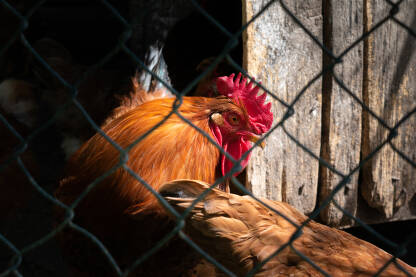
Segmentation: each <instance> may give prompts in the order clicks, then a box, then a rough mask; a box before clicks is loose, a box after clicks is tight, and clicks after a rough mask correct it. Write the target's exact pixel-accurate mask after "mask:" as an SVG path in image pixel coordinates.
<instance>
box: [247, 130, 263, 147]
mask: <svg viewBox="0 0 416 277" xmlns="http://www.w3.org/2000/svg"><path fill="white" fill-rule="evenodd" d="M260 139H261V136H259V135H256V134H251V135H250V137H249V138H248V140H249V141H251V142H254V143H256V142H257V141H259V140H260ZM259 146H260V147H261V149H264V147H265V146H266V143H265V142H264V140H263V141H262V142H260V144H259Z"/></svg>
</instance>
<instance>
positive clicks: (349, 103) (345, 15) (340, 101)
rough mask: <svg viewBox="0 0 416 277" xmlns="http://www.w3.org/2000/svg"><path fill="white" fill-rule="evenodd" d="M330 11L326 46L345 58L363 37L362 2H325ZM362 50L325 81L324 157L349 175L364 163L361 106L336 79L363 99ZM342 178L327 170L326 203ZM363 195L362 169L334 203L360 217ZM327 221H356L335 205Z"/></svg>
mask: <svg viewBox="0 0 416 277" xmlns="http://www.w3.org/2000/svg"><path fill="white" fill-rule="evenodd" d="M324 12H325V14H324V18H325V19H324V24H325V25H324V26H325V27H324V29H325V33H324V40H325V44H327V46H328V47H329V48H330V50H331V51H332V52H333V53H334V54H335V55H336V56H339V55H340V54H341V53H343V51H344V50H345V49H347V47H349V45H351V44H352V43H353V42H354V41H355V40H357V39H358V38H359V37H360V36H361V35H362V31H363V28H362V17H363V15H362V3H361V2H357V1H347V0H342V1H324ZM362 49H363V44H362V43H361V44H359V45H357V46H356V47H354V48H353V49H351V50H350V51H349V52H348V53H347V54H346V55H345V56H343V57H342V62H341V63H339V64H337V65H336V66H335V68H334V75H332V74H328V75H326V76H325V77H324V89H323V94H324V96H323V105H324V112H323V125H324V129H323V130H324V131H323V136H324V138H323V140H322V158H323V159H325V160H326V161H327V162H329V163H330V164H331V165H332V166H333V167H335V168H336V169H337V170H338V171H339V172H341V173H342V174H344V175H347V174H349V173H350V172H351V171H352V170H353V169H354V168H355V167H356V166H357V165H358V163H359V161H360V146H361V106H360V105H359V103H358V102H357V101H356V100H354V99H353V97H351V96H350V95H349V94H348V93H347V92H346V90H344V89H343V88H342V87H341V86H340V85H339V84H338V83H337V82H336V80H335V78H334V76H335V77H336V78H338V79H340V80H341V81H342V83H343V84H344V85H345V86H346V87H347V88H348V89H349V90H350V91H351V92H352V93H353V94H354V95H355V96H357V97H358V98H360V99H361V98H362V96H361V94H362V93H361V92H362V74H363V73H362V72H363V64H362ZM331 63H333V60H330V59H328V58H325V59H324V67H326V66H329V65H330V64H331ZM341 180H342V177H341V176H339V175H337V174H335V173H334V172H333V171H331V170H330V169H328V168H327V167H325V166H321V176H320V181H321V182H320V183H321V187H320V200H321V201H322V200H325V199H326V198H327V197H328V195H329V194H330V193H331V192H332V191H333V189H334V188H335V187H336V186H337V185H338V184H339V182H340V181H341ZM357 191H358V171H357V172H356V173H355V174H354V175H352V176H351V178H350V181H349V183H347V184H346V185H345V186H344V187H343V188H342V189H341V190H339V191H338V193H337V194H335V196H334V198H333V200H334V201H336V203H338V204H339V205H340V206H341V207H342V208H343V209H345V210H347V211H348V212H350V213H351V214H353V215H354V214H355V212H356V208H357V204H356V203H357ZM321 218H322V219H323V220H324V222H325V223H327V224H329V225H341V224H348V223H349V222H351V219H350V218H348V217H346V216H345V215H344V213H343V211H341V210H340V209H338V208H337V207H336V206H335V205H334V203H333V202H331V203H330V204H329V205H328V206H327V207H326V208H325V209H324V210H323V211H322V212H321ZM341 222H342V223H341Z"/></svg>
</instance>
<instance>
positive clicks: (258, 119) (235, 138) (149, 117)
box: [56, 74, 273, 276]
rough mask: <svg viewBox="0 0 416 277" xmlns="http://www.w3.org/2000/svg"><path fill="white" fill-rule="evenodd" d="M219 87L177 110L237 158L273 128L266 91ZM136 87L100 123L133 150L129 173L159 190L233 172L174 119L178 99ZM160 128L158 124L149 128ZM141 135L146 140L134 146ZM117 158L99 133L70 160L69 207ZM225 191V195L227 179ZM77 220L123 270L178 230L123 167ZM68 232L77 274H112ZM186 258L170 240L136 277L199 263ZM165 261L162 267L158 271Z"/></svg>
mask: <svg viewBox="0 0 416 277" xmlns="http://www.w3.org/2000/svg"><path fill="white" fill-rule="evenodd" d="M216 84H217V90H218V92H219V93H220V94H221V95H222V96H221V97H217V98H205V97H183V98H182V103H181V105H180V106H179V107H178V110H177V111H178V114H180V115H181V116H183V117H184V118H186V119H187V120H189V121H190V122H192V124H193V125H195V126H197V127H198V128H200V129H201V130H202V131H204V132H205V133H207V134H208V135H209V136H210V137H211V139H213V140H214V141H216V142H217V143H218V145H220V146H221V147H222V148H223V149H224V150H225V151H227V152H228V154H230V155H231V156H232V157H233V158H234V159H236V160H239V159H240V158H241V157H242V156H243V155H244V153H245V152H247V151H248V150H249V149H250V148H251V147H252V142H258V141H259V139H260V136H261V135H262V134H264V133H265V132H267V131H268V130H269V129H270V127H271V124H272V121H273V114H272V113H271V111H270V108H271V104H270V103H267V104H266V103H265V98H266V94H265V93H264V94H263V95H260V96H257V94H258V91H259V88H258V87H253V85H252V83H249V84H247V80H246V78H243V79H241V74H239V75H238V76H237V77H236V78H235V75H234V74H232V75H230V76H228V77H226V76H225V77H219V78H218V79H217V81H216ZM135 87H136V90H135V91H134V93H133V94H132V95H131V96H130V97H129V98H128V99H127V100H126V101H123V104H122V105H121V106H120V107H119V108H117V109H115V110H114V113H113V115H112V116H111V117H110V118H109V119H108V120H107V121H106V123H105V124H104V125H103V126H102V130H103V131H104V133H105V134H106V135H107V136H108V137H109V138H111V139H112V140H113V141H115V143H117V144H118V145H119V146H120V147H122V148H123V149H127V148H129V152H128V155H129V157H128V161H127V162H126V165H127V167H128V168H130V169H131V170H133V171H134V172H135V173H136V174H137V175H138V176H140V177H141V178H142V179H143V180H144V181H145V182H147V183H148V184H150V185H151V186H152V187H153V189H155V190H157V189H158V188H159V186H160V185H161V184H163V183H166V182H169V181H172V180H175V179H178V178H192V179H198V180H202V181H205V182H208V183H214V182H215V180H216V179H217V178H219V177H221V176H224V175H226V174H227V173H229V172H230V171H231V170H232V168H233V166H234V164H233V162H232V161H231V160H230V159H228V158H227V157H226V156H225V155H223V154H221V152H220V151H219V149H218V148H217V147H216V146H215V145H214V144H213V143H211V142H210V141H209V140H208V139H207V137H205V136H204V135H202V134H201V133H200V132H199V131H197V130H196V129H194V128H193V127H192V126H191V125H190V124H188V123H187V122H185V121H184V120H183V119H181V118H180V117H179V116H178V115H177V114H175V113H173V114H170V113H171V111H172V108H173V106H174V105H175V98H164V96H166V95H165V93H164V92H163V91H159V92H156V93H154V94H152V95H150V94H147V93H146V91H143V90H141V89H140V86H139V85H138V84H135ZM159 97H161V98H159ZM161 122H163V123H161ZM159 123H161V125H160V126H158V127H157V128H156V129H154V130H152V128H153V127H154V126H156V125H157V124H159ZM150 130H151V132H149V131H150ZM139 138H141V140H140V141H139V142H137V143H136V142H135V141H136V140H138V139H139ZM259 144H260V142H259ZM120 156H121V155H120V152H119V151H118V150H117V149H116V148H115V147H114V146H113V145H112V144H111V143H110V142H108V141H107V139H105V138H104V137H103V136H102V135H101V134H99V133H97V134H96V135H94V136H93V137H92V138H91V139H89V140H88V141H87V142H86V143H85V144H84V145H83V146H82V147H81V148H80V149H79V150H78V151H77V152H76V153H75V154H74V155H73V156H72V158H71V159H70V161H69V164H68V169H67V175H66V176H67V177H65V178H64V179H63V180H62V181H61V183H60V186H59V188H58V190H57V191H56V197H57V198H58V199H59V200H61V201H62V202H64V203H65V204H67V205H70V204H71V203H73V202H74V201H75V200H76V199H77V198H78V197H79V196H80V195H81V193H82V192H83V191H84V190H85V189H86V188H87V186H88V185H89V184H91V183H92V182H93V181H94V180H96V178H98V177H100V176H102V175H103V174H105V173H107V172H109V171H110V170H112V169H113V168H114V167H115V166H117V164H119V162H120ZM248 159H249V155H246V156H245V158H244V159H242V161H241V162H240V163H241V167H240V169H242V168H244V167H245V166H246V165H247V162H248ZM230 174H231V173H230ZM237 174H238V172H234V175H237ZM220 187H221V189H223V190H224V191H228V188H227V185H226V182H225V183H224V184H223V185H221V186H220ZM75 222H76V223H77V224H79V225H81V226H82V227H84V228H86V229H87V230H88V231H90V232H91V233H92V234H94V235H96V236H97V237H98V238H99V239H100V240H101V241H103V242H104V244H105V245H106V246H107V247H108V248H109V250H110V253H111V254H113V255H114V256H115V258H116V260H117V261H118V262H119V263H120V264H121V265H122V266H128V265H130V264H131V263H132V262H133V261H134V260H135V259H136V258H137V257H139V256H140V255H141V254H143V253H144V252H146V251H147V250H149V249H150V248H151V247H152V246H153V245H154V244H155V243H156V242H157V241H158V240H159V239H161V238H162V237H163V236H164V235H166V234H167V233H168V232H169V231H170V230H171V229H172V226H174V223H173V222H172V221H170V220H169V217H168V215H167V214H166V212H165V210H164V209H163V207H162V206H161V205H160V204H159V202H158V201H157V199H156V197H154V196H153V195H152V193H151V192H150V191H149V190H148V189H147V188H145V186H144V185H143V184H142V183H141V182H139V181H138V180H137V179H136V178H135V177H133V176H132V175H131V174H130V173H129V172H127V171H126V170H125V169H124V168H118V169H115V171H114V172H113V173H112V174H110V175H109V176H107V177H106V178H104V179H103V180H101V181H100V182H99V183H98V184H97V185H96V186H95V187H94V188H93V189H92V190H91V191H90V192H89V193H88V194H87V195H86V197H85V199H83V200H82V201H81V202H80V203H79V204H78V205H77V206H76V209H75ZM71 231H72V230H66V231H65V232H64V233H63V234H62V236H61V237H62V238H63V239H62V241H63V242H64V248H66V251H68V250H69V256H70V257H72V258H73V261H72V264H74V263H75V267H76V270H77V272H78V273H79V271H81V272H83V271H85V270H87V268H88V269H91V270H92V271H96V272H99V273H96V274H97V276H106V274H109V273H108V272H107V270H105V274H104V272H103V271H102V269H101V271H100V269H99V268H94V266H93V264H94V263H95V262H96V261H95V259H97V258H96V256H97V253H95V252H93V251H91V246H86V243H85V242H84V241H86V240H85V238H84V237H82V236H81V235H79V234H75V233H74V232H71ZM92 248H93V247H92ZM172 251H173V252H172ZM74 253H75V254H74ZM85 253H91V254H85ZM172 253H176V254H175V255H172ZM179 253H183V255H182V254H179ZM189 253H191V252H189V249H188V246H187V245H186V244H185V243H184V242H183V241H181V240H178V239H177V240H173V241H171V242H169V245H168V247H165V248H164V249H162V250H160V251H158V252H157V254H156V255H153V256H151V258H150V259H149V260H148V261H146V264H144V265H143V264H142V265H141V266H140V267H138V268H137V269H136V274H137V275H140V276H141V274H142V275H145V274H151V275H152V276H166V274H168V273H169V274H170V275H173V276H175V275H178V274H181V273H182V272H183V271H184V265H183V264H184V263H185V262H186V261H187V260H192V261H190V262H189V264H190V266H192V263H194V261H193V259H194V257H192V258H190V259H187V258H186V257H187V256H189V255H190V254H189ZM78 255H84V257H83V258H80V257H78ZM85 255H87V256H88V257H85ZM192 255H193V254H192ZM81 260H85V261H88V262H84V263H83V262H80V261H81ZM162 261H163V265H164V267H161V266H160V263H162ZM78 273H76V274H78ZM89 276H91V274H89Z"/></svg>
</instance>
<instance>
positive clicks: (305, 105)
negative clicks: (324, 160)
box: [243, 0, 322, 213]
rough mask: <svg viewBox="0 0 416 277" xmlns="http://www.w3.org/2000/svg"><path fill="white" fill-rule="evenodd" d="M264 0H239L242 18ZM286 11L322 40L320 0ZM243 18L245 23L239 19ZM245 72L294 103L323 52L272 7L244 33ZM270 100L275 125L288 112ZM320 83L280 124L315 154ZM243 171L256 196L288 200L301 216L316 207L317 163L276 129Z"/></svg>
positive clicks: (300, 3)
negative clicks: (292, 12) (245, 171)
mask: <svg viewBox="0 0 416 277" xmlns="http://www.w3.org/2000/svg"><path fill="white" fill-rule="evenodd" d="M263 2H264V1H251V0H247V1H244V2H243V10H244V12H243V18H245V20H246V21H247V20H249V19H250V18H252V17H253V15H255V14H257V13H258V12H259V11H260V10H261V8H262V6H263ZM290 8H291V9H292V10H293V11H294V13H295V14H296V16H297V17H298V18H300V19H301V20H302V21H303V23H304V24H305V26H306V27H307V28H308V29H309V30H311V32H312V33H313V34H314V35H315V36H316V37H318V38H319V39H322V7H321V1H320V0H311V1H291V4H290ZM243 20H244V19H243ZM243 40H244V43H245V50H244V58H243V63H244V66H245V68H246V69H247V70H248V72H250V73H251V74H252V75H253V76H255V77H256V78H257V79H258V80H261V81H262V82H263V85H264V86H265V87H267V88H269V89H270V90H271V91H272V92H273V93H274V94H275V95H277V96H278V97H279V98H280V99H281V100H284V101H285V102H287V103H290V102H292V101H294V99H295V98H296V96H297V94H298V93H299V91H300V90H301V89H302V88H303V87H304V86H306V84H307V83H308V82H309V81H310V80H311V79H312V78H313V77H314V76H316V75H317V74H319V72H320V70H321V62H322V53H321V52H322V51H320V47H319V46H318V45H316V44H315V43H314V42H313V41H312V40H311V39H310V38H309V37H308V36H307V35H306V34H305V33H304V32H303V30H302V29H301V28H300V27H299V26H298V25H296V24H295V23H294V22H293V21H292V20H291V19H290V18H289V16H288V15H287V14H286V13H285V12H284V11H283V10H282V9H281V8H280V6H279V4H278V3H275V4H273V5H272V6H271V7H270V8H269V9H268V10H267V12H265V13H264V14H263V15H261V16H260V17H258V18H257V19H256V20H255V21H254V22H253V23H252V24H251V25H249V27H248V29H247V32H246V33H245V35H244V38H243ZM269 99H270V101H272V102H273V110H272V111H273V114H274V116H275V121H276V122H279V121H281V120H282V117H283V115H284V114H285V113H286V112H287V108H286V107H285V106H284V105H282V104H280V103H279V102H278V101H277V100H273V99H272V98H270V97H269ZM321 102H322V99H321V81H320V80H318V81H317V82H315V83H314V84H313V85H312V86H311V87H310V88H308V90H307V91H306V92H305V93H304V94H303V95H302V97H301V98H300V99H299V101H298V102H297V103H296V105H295V106H294V109H295V114H294V115H293V116H292V117H291V118H290V119H288V120H287V121H286V122H285V123H284V126H285V128H287V131H288V132H290V133H291V134H292V135H293V136H295V137H297V138H298V139H299V140H300V142H301V143H303V144H304V145H305V146H306V147H308V148H309V149H311V150H312V151H313V152H314V153H315V154H316V155H319V151H320V143H321V127H320V126H321ZM252 161H253V162H252V163H250V165H249V166H248V168H247V174H248V185H249V187H250V188H251V189H252V190H253V192H254V193H255V194H256V195H259V196H262V197H267V198H271V199H274V200H282V201H286V202H288V203H290V204H292V205H294V206H296V207H299V208H300V209H301V210H302V211H303V212H305V213H308V212H311V211H312V210H313V209H314V208H315V205H316V199H317V185H318V170H319V163H318V162H317V160H315V159H313V158H312V157H311V156H310V155H308V154H307V153H306V152H304V151H303V150H301V149H300V148H298V147H297V146H296V144H295V143H294V142H293V141H292V140H290V139H289V137H288V136H287V135H286V134H285V133H284V132H283V129H282V128H278V129H276V130H275V131H274V132H273V133H272V134H271V136H270V137H269V138H268V139H267V145H266V148H265V150H264V151H259V150H257V149H256V150H255V153H254V155H253V158H252Z"/></svg>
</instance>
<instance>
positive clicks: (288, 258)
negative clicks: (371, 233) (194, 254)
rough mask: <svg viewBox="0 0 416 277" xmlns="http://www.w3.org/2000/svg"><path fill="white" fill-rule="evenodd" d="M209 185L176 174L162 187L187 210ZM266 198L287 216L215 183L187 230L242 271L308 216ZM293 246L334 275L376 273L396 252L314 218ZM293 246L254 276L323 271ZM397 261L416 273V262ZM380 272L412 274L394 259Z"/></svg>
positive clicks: (224, 261) (226, 263) (286, 238)
mask: <svg viewBox="0 0 416 277" xmlns="http://www.w3.org/2000/svg"><path fill="white" fill-rule="evenodd" d="M208 187H209V185H208V184H206V183H204V182H201V181H196V180H177V181H173V182H170V183H168V184H164V185H162V186H161V187H160V190H159V192H160V193H161V194H162V195H164V196H165V198H166V199H167V200H168V202H169V203H170V204H172V205H173V206H174V207H175V208H177V209H178V210H179V211H181V212H182V211H184V210H185V209H186V208H188V207H189V206H190V204H191V203H193V201H194V200H195V199H196V198H197V197H198V195H200V194H201V193H202V192H203V191H204V190H206V189H207V188H208ZM261 201H263V202H264V203H266V204H267V205H268V206H269V207H271V208H273V209H274V210H276V211H277V212H279V213H280V214H282V215H284V217H286V218H287V219H285V218H284V217H283V216H281V215H279V214H276V213H275V212H273V211H272V210H270V209H269V208H267V207H265V206H264V205H262V204H261V203H260V202H258V201H257V200H255V199H253V198H251V197H250V196H239V195H235V194H227V193H225V192H223V191H220V190H218V189H213V190H212V191H211V192H209V193H208V195H207V196H206V197H205V198H204V199H203V200H201V201H200V202H198V203H197V204H196V205H195V207H193V208H192V210H191V213H190V215H189V216H188V218H187V224H186V232H187V233H188V235H189V236H190V237H191V239H192V240H193V241H194V242H195V243H197V244H198V245H200V246H201V247H202V249H204V250H205V251H207V252H208V253H209V254H210V255H212V256H213V257H214V258H216V259H217V261H218V262H220V263H222V264H223V265H224V266H225V267H226V268H227V269H229V270H231V271H233V272H234V273H236V274H237V276H243V275H245V274H247V273H248V272H249V271H250V270H252V269H253V268H254V267H255V266H256V265H257V264H258V263H260V262H263V261H265V260H266V259H268V257H270V255H273V254H274V253H275V252H276V251H277V250H278V249H279V248H280V247H281V246H284V245H285V244H286V243H288V242H289V241H290V240H291V238H292V236H293V235H294V234H295V233H296V231H297V227H296V226H295V225H294V224H296V225H297V226H300V225H301V224H302V223H303V222H305V220H307V217H306V216H304V215H303V214H301V213H300V212H299V211H297V210H296V209H295V208H293V207H291V206H290V205H289V204H286V203H282V202H277V201H271V200H267V199H261ZM288 219H289V220H290V221H291V222H293V223H294V224H292V223H291V222H289V220H288ZM292 246H293V248H294V249H296V250H297V251H299V252H300V253H302V254H303V255H305V256H306V257H308V258H309V259H310V260H311V261H313V262H314V263H315V265H317V266H319V267H320V268H322V270H324V271H325V272H327V273H328V274H330V275H331V276H351V277H352V276H372V275H374V274H376V273H377V271H378V270H379V269H380V268H381V267H383V266H384V264H385V263H387V262H388V261H389V260H390V259H391V258H392V257H391V255H389V254H388V253H386V252H384V251H383V250H381V249H379V248H377V247H376V246H374V245H372V244H370V243H368V242H365V241H362V240H360V239H358V238H356V237H354V236H352V235H350V234H348V233H346V232H343V231H340V230H337V229H335V228H331V227H328V226H325V225H322V224H319V223H316V222H314V221H311V222H309V223H308V224H306V226H305V227H304V228H303V229H302V234H301V235H300V236H299V237H298V238H297V239H295V240H294V241H293V243H292ZM293 248H292V247H285V248H283V249H282V250H281V251H280V252H279V254H277V255H276V256H274V257H273V258H271V259H270V260H269V261H268V262H267V263H266V264H265V265H263V266H262V268H261V269H260V270H259V272H258V273H257V274H256V275H255V276H323V275H322V274H321V273H320V272H319V271H318V270H317V269H316V268H315V267H314V266H312V265H311V264H310V263H309V262H307V261H306V260H304V259H303V258H302V257H301V256H300V255H298V254H297V253H296V252H295V251H294V250H293ZM396 262H397V263H398V264H399V265H400V266H401V267H403V268H404V269H406V270H407V271H408V272H409V273H410V274H416V269H415V268H412V267H410V266H408V265H407V264H405V263H403V262H402V261H400V260H398V259H397V260H396ZM379 276H386V277H387V276H407V275H406V274H405V273H404V272H403V271H401V270H400V269H398V267H397V266H395V265H394V263H392V264H390V265H389V266H387V268H386V269H385V270H384V271H383V272H382V273H381V274H380V275H379Z"/></svg>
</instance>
